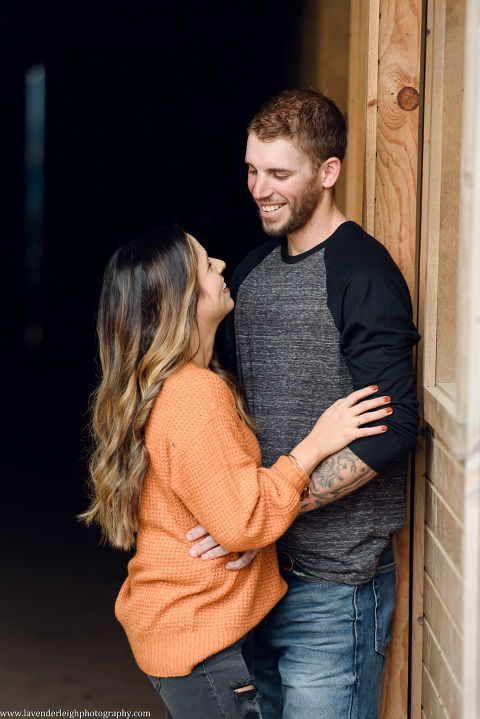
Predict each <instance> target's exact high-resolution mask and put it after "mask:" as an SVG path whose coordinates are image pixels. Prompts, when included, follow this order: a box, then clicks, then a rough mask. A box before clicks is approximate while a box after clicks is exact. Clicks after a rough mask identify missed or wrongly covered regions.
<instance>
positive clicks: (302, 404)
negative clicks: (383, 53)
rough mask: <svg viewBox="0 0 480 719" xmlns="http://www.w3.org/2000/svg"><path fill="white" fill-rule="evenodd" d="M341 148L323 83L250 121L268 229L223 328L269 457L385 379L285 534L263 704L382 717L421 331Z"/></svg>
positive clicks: (238, 282) (270, 713) (238, 281)
mask: <svg viewBox="0 0 480 719" xmlns="http://www.w3.org/2000/svg"><path fill="white" fill-rule="evenodd" d="M345 150H346V126H345V121H344V118H343V116H342V114H341V112H340V111H339V110H338V108H337V107H336V105H335V104H334V103H333V102H332V101H331V100H330V99H328V98H327V97H325V96H324V95H323V94H322V93H320V92H316V91H314V90H306V89H295V90H289V91H285V92H282V93H280V94H279V95H278V96H276V97H274V98H272V99H271V100H270V101H268V102H267V103H266V104H265V105H264V106H263V107H262V108H261V110H260V111H259V113H258V114H257V115H256V116H255V117H254V119H253V120H252V122H251V123H250V125H249V127H248V142H247V151H246V157H245V160H246V163H247V168H248V187H249V190H250V192H251V194H252V196H253V199H254V200H255V202H256V204H257V207H258V211H259V215H260V219H261V222H262V225H263V229H264V230H265V232H266V233H267V234H268V235H270V237H271V238H273V239H271V240H269V241H267V242H266V243H265V244H263V245H262V246H260V247H258V248H257V249H255V250H254V251H253V252H251V253H250V254H249V255H248V256H247V258H246V259H245V260H244V261H243V262H242V264H241V265H240V266H239V267H238V268H237V270H236V271H235V273H234V276H233V279H232V283H231V291H232V296H233V298H234V299H235V302H236V306H235V314H234V316H233V315H230V317H229V325H228V328H227V337H228V345H229V353H230V357H231V360H232V363H233V364H235V363H236V366H237V371H238V377H239V379H240V381H241V383H242V384H243V386H244V388H245V392H246V397H247V401H248V406H249V409H250V412H251V413H252V415H253V417H254V419H255V422H256V423H257V426H258V428H259V441H260V446H261V449H262V456H263V463H264V465H265V466H269V465H270V464H272V463H273V462H274V461H275V460H276V458H277V457H278V455H279V454H282V453H287V452H288V451H289V449H290V448H291V447H292V446H294V445H295V444H296V443H297V442H298V441H299V439H301V438H302V437H303V436H304V435H305V433H306V432H308V431H309V430H310V429H311V427H312V426H313V424H314V422H315V421H316V418H317V417H318V416H319V415H320V414H321V413H322V412H323V411H324V410H325V409H326V408H327V407H328V406H329V405H330V404H331V403H332V402H334V401H335V400H336V399H338V398H339V397H345V396H346V395H348V394H349V393H350V392H351V391H353V389H358V388H360V387H364V386H367V385H368V384H378V386H379V392H380V393H382V394H384V395H386V396H390V397H391V398H392V407H393V409H394V412H393V414H392V415H391V417H389V419H388V420H387V421H386V422H385V424H387V425H388V428H389V430H388V432H386V433H385V435H382V436H378V437H371V438H364V439H360V440H356V441H355V442H353V443H352V444H350V445H349V446H348V447H347V448H346V449H345V450H343V451H341V452H339V453H337V454H336V455H334V456H331V457H329V458H328V459H326V460H325V461H324V462H322V463H321V464H320V465H319V466H318V467H317V468H316V469H315V470H314V472H313V474H312V477H311V486H312V493H311V497H310V499H309V500H308V501H306V502H303V503H302V505H301V510H300V514H299V517H298V518H297V519H296V520H295V522H294V523H293V524H292V526H291V527H290V529H289V530H288V531H287V532H286V534H285V535H284V536H283V537H282V538H281V539H280V540H279V541H278V543H277V546H278V554H279V564H280V567H281V569H282V573H283V576H284V578H285V580H286V581H287V583H288V585H289V589H288V592H287V594H286V595H285V597H284V598H283V599H282V600H281V601H280V603H279V604H278V605H277V606H276V607H275V608H274V610H273V611H272V612H271V613H270V614H269V616H268V617H267V618H266V620H264V622H262V623H261V625H260V626H259V627H258V630H257V658H256V670H255V676H256V684H257V687H258V689H259V690H260V692H261V694H262V695H263V697H264V698H263V704H262V716H263V719H279V718H280V717H283V719H313V718H315V719H323V718H324V717H325V719H326V718H327V717H328V718H329V719H330V718H331V717H339V719H344V718H345V719H347V717H348V718H349V719H374V718H375V717H377V716H378V708H379V701H380V690H381V684H382V676H383V666H384V656H385V653H386V649H387V646H388V643H389V641H390V637H391V620H392V614H393V608H394V597H395V571H394V569H395V564H394V559H393V552H392V548H391V538H392V536H393V534H394V533H395V532H396V531H398V530H399V529H400V528H401V527H402V526H403V524H404V521H405V490H406V474H407V458H408V452H409V450H411V449H412V448H413V447H414V445H415V442H416V433H417V426H418V417H417V406H418V405H417V402H416V399H415V378H414V373H413V371H412V366H411V351H412V347H413V346H414V345H415V343H416V342H417V341H418V338H419V337H418V334H417V332H416V330H415V327H414V326H413V324H412V319H411V316H412V311H411V302H410V296H409V293H408V289H407V287H406V284H405V281H404V279H403V277H402V275H401V273H400V271H399V269H398V267H397V266H396V265H395V263H394V262H393V260H392V259H391V258H390V256H389V254H388V252H387V251H386V250H385V248H384V247H383V246H382V245H381V244H380V243H379V242H377V241H376V240H374V239H373V238H372V237H370V236H369V235H367V234H366V233H365V232H363V230H362V229H361V228H360V227H359V226H358V225H357V224H355V223H353V222H349V221H347V219H346V217H345V216H344V215H343V214H342V213H341V212H340V210H339V209H338V207H337V205H336V202H335V184H336V182H337V180H338V176H339V173H340V169H341V163H342V160H343V158H344V155H345ZM311 510H316V511H311ZM204 541H205V542H207V543H206V544H205V545H204V548H208V547H209V546H211V545H209V544H208V541H207V540H204ZM211 541H212V540H211ZM201 551H202V549H198V554H200V553H201ZM214 551H215V550H214ZM217 551H218V552H219V551H221V548H217ZM215 556H219V554H218V553H217V554H216V555H215ZM247 559H250V555H248V556H246V557H244V558H243V559H240V561H239V562H237V564H231V565H230V567H231V568H236V567H238V566H241V565H243V564H244V563H245V561H246V560H247Z"/></svg>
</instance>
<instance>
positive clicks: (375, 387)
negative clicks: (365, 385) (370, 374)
mask: <svg viewBox="0 0 480 719" xmlns="http://www.w3.org/2000/svg"><path fill="white" fill-rule="evenodd" d="M370 389H373V391H374V392H376V391H377V389H378V385H377V384H372V386H371V387H370Z"/></svg>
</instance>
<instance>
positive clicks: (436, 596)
mask: <svg viewBox="0 0 480 719" xmlns="http://www.w3.org/2000/svg"><path fill="white" fill-rule="evenodd" d="M424 611H425V619H426V620H427V622H428V623H429V625H430V627H431V629H432V632H433V633H434V634H435V637H436V638H437V641H438V644H439V645H440V647H441V649H442V652H443V654H445V658H446V660H447V662H448V664H449V665H450V667H451V669H452V672H453V674H454V675H455V678H456V680H457V682H458V683H459V684H460V683H461V681H462V641H463V637H462V633H461V631H460V629H459V627H458V625H457V623H456V622H455V620H454V618H453V616H452V614H451V613H450V611H449V610H448V607H447V605H446V604H445V602H444V601H443V599H442V597H441V596H440V593H439V592H438V590H437V589H436V587H435V585H434V584H433V582H432V580H431V578H430V576H429V575H428V574H426V575H425V593H424Z"/></svg>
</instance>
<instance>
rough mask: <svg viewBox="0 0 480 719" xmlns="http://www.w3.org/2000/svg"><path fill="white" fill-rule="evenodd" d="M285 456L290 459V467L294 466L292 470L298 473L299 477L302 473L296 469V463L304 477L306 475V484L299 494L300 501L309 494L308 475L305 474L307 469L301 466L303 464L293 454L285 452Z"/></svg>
mask: <svg viewBox="0 0 480 719" xmlns="http://www.w3.org/2000/svg"><path fill="white" fill-rule="evenodd" d="M286 457H288V459H289V460H290V463H291V465H292V467H293V468H294V470H295V471H296V473H297V474H298V476H299V477H301V476H302V475H301V474H300V472H299V471H298V469H297V467H296V465H297V464H298V466H299V467H300V468H301V470H302V472H303V474H304V475H305V477H307V479H308V482H307V484H306V485H305V487H304V488H303V491H302V493H301V494H300V501H303V500H304V499H307V498H308V497H309V496H310V476H309V475H308V474H307V471H306V469H305V467H304V466H303V464H302V463H301V462H300V461H299V460H298V459H297V458H296V457H295V456H294V455H293V454H287V455H286Z"/></svg>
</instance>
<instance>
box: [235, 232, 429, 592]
mask: <svg viewBox="0 0 480 719" xmlns="http://www.w3.org/2000/svg"><path fill="white" fill-rule="evenodd" d="M382 278H383V279H382ZM232 294H233V295H234V298H235V299H236V307H235V316H234V326H233V318H231V319H230V324H229V325H227V340H228V342H229V345H230V346H229V351H230V353H231V357H232V359H233V357H234V353H235V349H236V356H237V363H238V364H237V371H238V377H239V380H240V382H241V383H242V384H243V387H244V389H245V393H246V397H247V402H248V407H249V410H250V412H251V413H252V415H253V417H254V419H255V421H256V423H257V425H258V427H259V430H260V434H259V442H260V447H261V450H262V456H263V464H264V465H265V466H271V465H272V464H273V463H274V462H275V461H276V459H277V458H278V456H279V455H281V454H285V453H288V452H289V451H290V450H291V449H292V447H294V446H295V445H296V444H297V443H298V442H299V441H300V440H301V439H303V438H304V437H305V436H306V434H307V433H308V432H309V431H310V430H311V429H312V427H313V425H314V424H315V422H316V420H317V419H318V417H319V416H320V414H321V413H322V412H323V411H324V410H325V409H326V408H327V407H328V406H329V405H331V404H332V403H333V402H335V401H336V400H337V399H338V398H339V397H345V396H346V395H348V394H349V393H350V392H352V391H353V390H354V389H358V388H359V387H360V386H362V387H364V386H366V385H367V384H373V383H377V384H379V387H380V390H379V391H380V392H381V393H382V394H390V396H391V397H392V400H393V402H392V406H393V408H394V413H393V415H392V421H391V422H390V421H387V422H382V423H386V424H388V425H389V431H388V432H386V433H385V434H384V435H381V436H378V437H374V438H366V439H364V440H356V441H355V442H353V443H352V444H351V445H350V448H351V449H352V451H353V452H354V453H355V454H357V456H359V457H360V458H361V459H362V460H363V461H365V462H366V464H367V465H368V466H370V467H372V468H373V469H375V470H376V471H378V472H379V474H378V475H377V476H376V477H375V478H374V479H372V480H371V481H370V482H368V483H367V484H366V485H365V486H364V487H362V488H360V489H358V490H356V491H354V492H352V493H351V494H349V495H347V496H346V497H344V498H343V499H340V500H337V501H335V502H333V503H331V504H329V505H326V506H325V507H323V508H321V509H318V510H315V511H313V512H309V513H307V514H304V515H300V516H299V517H298V518H297V519H296V520H295V522H294V523H293V524H292V526H291V527H290V529H289V530H288V531H287V532H286V533H285V534H284V535H283V537H281V538H280V540H279V541H278V543H277V544H278V547H279V549H285V550H286V551H288V552H289V553H290V554H291V555H292V556H293V557H294V559H295V561H296V563H297V565H298V566H299V568H300V569H303V570H304V571H306V572H309V573H311V574H313V575H315V576H316V577H319V578H321V579H325V580H331V581H335V582H340V583H348V584H360V583H363V582H366V581H368V580H370V579H371V578H372V577H373V575H374V574H375V571H376V568H377V566H378V562H379V561H380V557H381V555H382V552H383V550H384V548H385V547H386V546H387V544H388V543H389V542H390V541H391V537H392V535H393V533H394V532H396V531H397V530H398V529H400V528H401V527H402V526H403V524H404V521H405V491H406V475H407V459H408V450H409V449H410V448H411V447H412V446H413V445H414V444H415V438H416V429H417V423H418V418H417V412H416V409H417V403H416V399H415V381H414V376H413V372H412V369H411V360H410V354H411V348H412V346H413V345H414V344H415V342H416V341H417V340H418V335H417V333H416V330H415V328H414V326H413V325H412V322H411V306H410V297H409V294H408V289H407V287H406V285H405V282H404V280H403V277H402V276H401V273H400V271H399V270H398V268H397V267H396V265H395V263H394V262H393V261H392V260H391V258H390V256H389V255H388V253H387V252H386V250H385V249H384V248H383V247H382V246H381V245H380V243H378V242H377V241H376V240H374V239H373V238H371V237H369V236H368V235H366V234H365V233H364V232H363V230H362V229H361V228H360V227H359V226H358V225H356V224H355V223H352V222H347V223H345V224H344V225H341V226H340V228H339V229H338V230H337V231H336V232H335V233H334V234H333V235H332V236H331V237H330V238H328V240H326V241H325V242H323V243H321V244H320V245H318V246H317V247H315V248H313V250H310V251H308V252H306V253H304V254H303V255H297V256H294V257H291V256H289V255H288V254H287V252H286V244H285V242H284V241H283V242H282V241H280V240H275V241H270V242H267V243H265V244H264V245H262V246H261V247H260V248H258V249H257V250H254V251H253V253H250V255H249V256H248V257H247V258H246V260H244V262H243V263H242V264H241V265H240V267H239V268H238V269H237V270H236V272H235V274H234V277H233V278H232ZM394 417H395V419H394V420H393V418H394ZM387 436H388V441H387V440H386V439H385V438H387ZM382 440H383V443H382Z"/></svg>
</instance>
